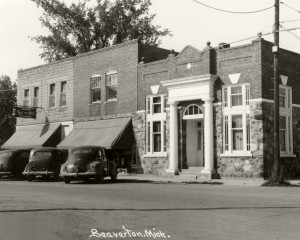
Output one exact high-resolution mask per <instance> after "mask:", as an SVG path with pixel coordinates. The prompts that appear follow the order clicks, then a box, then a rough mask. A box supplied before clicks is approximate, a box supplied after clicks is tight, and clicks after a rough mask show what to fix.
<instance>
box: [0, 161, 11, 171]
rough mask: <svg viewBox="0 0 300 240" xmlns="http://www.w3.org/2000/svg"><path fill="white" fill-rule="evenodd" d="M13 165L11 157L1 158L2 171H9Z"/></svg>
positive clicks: (0, 167)
mask: <svg viewBox="0 0 300 240" xmlns="http://www.w3.org/2000/svg"><path fill="white" fill-rule="evenodd" d="M11 167H12V163H11V161H10V158H1V159H0V171H1V172H3V171H8V170H9V169H10V168H11Z"/></svg>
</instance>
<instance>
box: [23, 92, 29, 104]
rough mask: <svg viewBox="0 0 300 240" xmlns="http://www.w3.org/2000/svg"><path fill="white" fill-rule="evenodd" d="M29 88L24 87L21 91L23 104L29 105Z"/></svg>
mask: <svg viewBox="0 0 300 240" xmlns="http://www.w3.org/2000/svg"><path fill="white" fill-rule="evenodd" d="M29 99H30V90H29V88H24V91H23V106H29Z"/></svg>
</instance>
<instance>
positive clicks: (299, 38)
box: [279, 24, 300, 40]
mask: <svg viewBox="0 0 300 240" xmlns="http://www.w3.org/2000/svg"><path fill="white" fill-rule="evenodd" d="M279 26H280V27H282V28H283V29H285V30H286V28H285V27H284V26H282V25H281V24H279ZM288 33H289V34H291V35H293V36H294V37H295V38H297V39H298V40H300V37H299V36H298V35H297V34H295V33H293V32H291V31H288Z"/></svg>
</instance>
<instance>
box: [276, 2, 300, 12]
mask: <svg viewBox="0 0 300 240" xmlns="http://www.w3.org/2000/svg"><path fill="white" fill-rule="evenodd" d="M280 3H281V4H283V5H285V6H287V7H288V8H290V9H292V10H294V11H296V12H298V13H300V11H299V10H297V9H296V8H294V7H291V6H290V5H287V4H286V3H284V2H280Z"/></svg>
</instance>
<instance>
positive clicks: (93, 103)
mask: <svg viewBox="0 0 300 240" xmlns="http://www.w3.org/2000/svg"><path fill="white" fill-rule="evenodd" d="M98 104H101V101H98V102H92V103H90V106H93V105H98Z"/></svg>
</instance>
